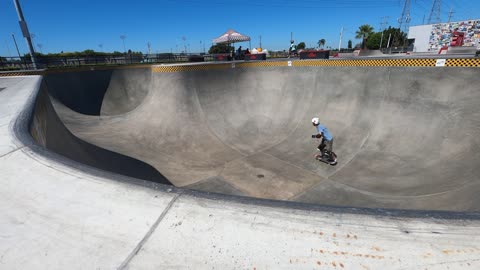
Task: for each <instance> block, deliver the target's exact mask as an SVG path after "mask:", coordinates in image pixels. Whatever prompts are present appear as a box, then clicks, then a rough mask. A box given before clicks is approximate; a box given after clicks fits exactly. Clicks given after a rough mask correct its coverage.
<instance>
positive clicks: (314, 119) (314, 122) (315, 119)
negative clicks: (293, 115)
mask: <svg viewBox="0 0 480 270" xmlns="http://www.w3.org/2000/svg"><path fill="white" fill-rule="evenodd" d="M312 123H313V124H314V125H318V123H320V119H318V117H314V118H312Z"/></svg>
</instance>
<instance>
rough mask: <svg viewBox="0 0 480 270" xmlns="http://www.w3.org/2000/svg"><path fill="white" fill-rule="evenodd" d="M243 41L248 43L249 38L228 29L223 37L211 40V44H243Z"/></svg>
mask: <svg viewBox="0 0 480 270" xmlns="http://www.w3.org/2000/svg"><path fill="white" fill-rule="evenodd" d="M243 41H250V37H249V36H245V35H242V34H240V33H238V32H236V31H235V30H233V29H229V30H228V31H227V32H225V33H224V34H223V35H221V36H219V37H218V38H215V39H213V40H212V42H213V43H216V44H222V43H227V44H230V43H235V42H243Z"/></svg>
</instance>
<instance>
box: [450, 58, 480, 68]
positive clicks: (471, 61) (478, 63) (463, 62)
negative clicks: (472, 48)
mask: <svg viewBox="0 0 480 270" xmlns="http://www.w3.org/2000/svg"><path fill="white" fill-rule="evenodd" d="M445 66H446V67H480V59H479V58H465V59H447V63H445Z"/></svg>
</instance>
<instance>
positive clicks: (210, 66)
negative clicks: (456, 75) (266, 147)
mask: <svg viewBox="0 0 480 270" xmlns="http://www.w3.org/2000/svg"><path fill="white" fill-rule="evenodd" d="M436 62H437V59H329V60H326V59H325V60H323V59H319V60H291V61H288V60H282V61H252V62H230V63H220V64H216V63H202V64H179V65H175V64H172V65H154V66H152V65H126V66H96V67H93V66H92V67H80V68H67V69H50V70H41V71H36V70H35V71H13V72H2V73H0V77H7V76H29V75H46V74H55V73H64V72H81V71H94V70H114V69H136V68H151V69H152V72H160V73H162V72H182V71H204V70H225V69H232V68H255V67H287V66H289V65H290V66H293V67H435V65H436ZM445 67H480V59H479V58H463V59H456V58H455V59H453V58H451V59H446V63H445Z"/></svg>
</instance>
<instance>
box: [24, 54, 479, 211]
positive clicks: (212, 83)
mask: <svg viewBox="0 0 480 270" xmlns="http://www.w3.org/2000/svg"><path fill="white" fill-rule="evenodd" d="M391 61H392V62H393V63H394V64H395V63H396V62H395V61H396V60H391ZM398 61H403V60H398ZM425 61H433V67H431V66H428V67H420V66H409V67H403V66H376V65H377V64H376V63H378V61H374V60H364V61H362V64H361V65H362V66H358V63H359V62H358V61H357V62H348V61H346V62H342V61H338V62H335V61H324V62H322V61H317V62H315V61H294V62H293V66H288V65H287V62H285V63H283V62H270V63H268V62H267V63H263V64H257V63H236V65H231V64H211V65H208V64H203V65H194V66H156V67H146V68H145V67H144V68H131V69H113V70H102V71H99V70H92V71H77V72H67V73H50V74H47V75H45V77H44V82H43V87H42V88H43V91H42V92H43V93H44V94H43V95H42V94H41V95H40V98H39V99H38V100H37V109H36V113H35V119H37V120H36V121H34V122H35V123H37V124H34V125H33V128H32V130H34V131H35V130H37V129H38V130H41V131H42V130H49V128H48V126H49V125H52V124H51V122H52V121H53V120H52V118H54V116H55V117H57V118H58V123H57V124H56V125H57V126H63V127H65V131H64V132H62V133H61V135H55V134H54V133H55V132H57V130H59V129H60V128H58V127H56V128H51V129H50V133H49V134H45V132H43V133H42V132H38V133H42V134H44V135H43V137H45V138H44V139H43V140H44V141H47V142H48V141H50V142H49V143H45V142H44V143H43V144H45V145H47V148H51V149H52V150H53V151H58V149H60V150H61V154H62V155H65V153H68V148H69V147H72V148H75V149H76V150H75V151H74V153H73V154H72V153H69V154H68V155H67V156H68V157H69V158H71V159H74V160H79V161H80V162H85V160H87V161H89V163H88V164H89V165H91V166H95V165H96V164H95V163H96V162H100V161H102V160H103V158H98V157H97V158H96V160H91V159H90V157H91V156H95V154H92V155H89V156H88V157H83V158H81V159H78V157H76V155H78V153H84V150H83V147H84V146H85V145H88V146H89V147H95V148H98V149H102V150H104V151H107V153H117V154H119V155H120V156H122V157H124V156H125V157H129V158H131V159H132V160H135V161H136V162H140V163H142V164H144V166H145V167H148V168H150V167H151V168H155V170H156V171H157V172H158V175H161V177H164V178H163V180H158V179H160V178H161V177H160V178H158V175H157V182H161V183H162V182H163V183H167V184H168V183H171V184H173V185H175V186H176V187H179V188H185V189H193V190H199V191H207V192H213V193H222V194H227V195H240V196H246V197H254V198H263V199H272V200H284V201H294V202H302V203H309V204H320V205H331V206H348V207H366V208H395V209H412V210H446V211H461V212H465V211H478V210H479V209H480V196H478V193H479V192H480V151H479V150H480V136H479V135H480V110H479V109H478V108H479V106H480V89H479V87H478V85H480V78H479V76H477V74H478V68H473V67H441V68H440V67H434V66H435V60H425ZM327 62H328V63H335V65H336V66H322V65H321V64H320V65H318V66H316V65H315V64H312V63H327ZM348 63H350V64H348ZM352 63H353V64H352ZM402 63H403V62H402ZM368 65H371V66H368ZM399 65H403V64H399ZM45 104H47V105H48V106H51V108H50V109H48V110H47V109H39V108H42V107H45V106H46V105H45ZM49 104H50V105H49ZM42 111H50V112H51V113H50V114H52V115H53V116H50V117H49V118H46V117H45V113H43V115H42V114H41V113H39V112H42ZM314 116H318V117H319V118H320V121H321V122H322V123H323V124H325V125H326V126H327V127H328V128H329V129H330V131H331V132H332V133H333V136H334V138H335V139H334V151H335V152H336V153H337V155H338V157H339V161H338V164H337V165H336V166H329V165H327V164H324V163H320V162H318V161H315V160H314V158H313V156H314V154H315V153H316V150H315V148H316V146H317V145H318V142H317V141H316V140H315V139H312V138H311V134H314V133H315V129H314V128H313V126H312V125H311V122H310V120H311V118H312V117H314ZM42 119H43V120H42ZM38 123H42V125H43V127H41V128H38V126H41V125H40V124H38ZM35 127H36V128H35ZM34 133H35V132H34ZM65 134H69V136H72V137H73V138H75V140H78V141H81V142H82V144H76V145H75V146H72V145H70V144H66V145H63V142H62V140H63V138H65V137H68V136H66V135H65ZM34 137H37V138H38V137H40V138H41V137H42V136H38V135H36V136H34ZM49 137H52V138H53V140H49ZM58 144H60V145H62V146H61V147H59V146H58ZM125 166H130V165H125ZM111 167H115V164H113V165H112V166H110V167H109V168H111ZM109 168H101V169H104V170H105V169H107V170H108V169H109ZM132 168H134V169H132V171H135V170H136V167H135V166H133V167H132ZM148 171H149V170H148ZM117 173H122V172H117ZM150 173H151V172H150ZM130 176H133V177H136V176H135V175H134V174H133V175H130ZM149 177H152V175H148V174H145V173H143V177H142V179H149ZM154 178H155V177H154ZM152 180H153V181H155V179H152Z"/></svg>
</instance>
